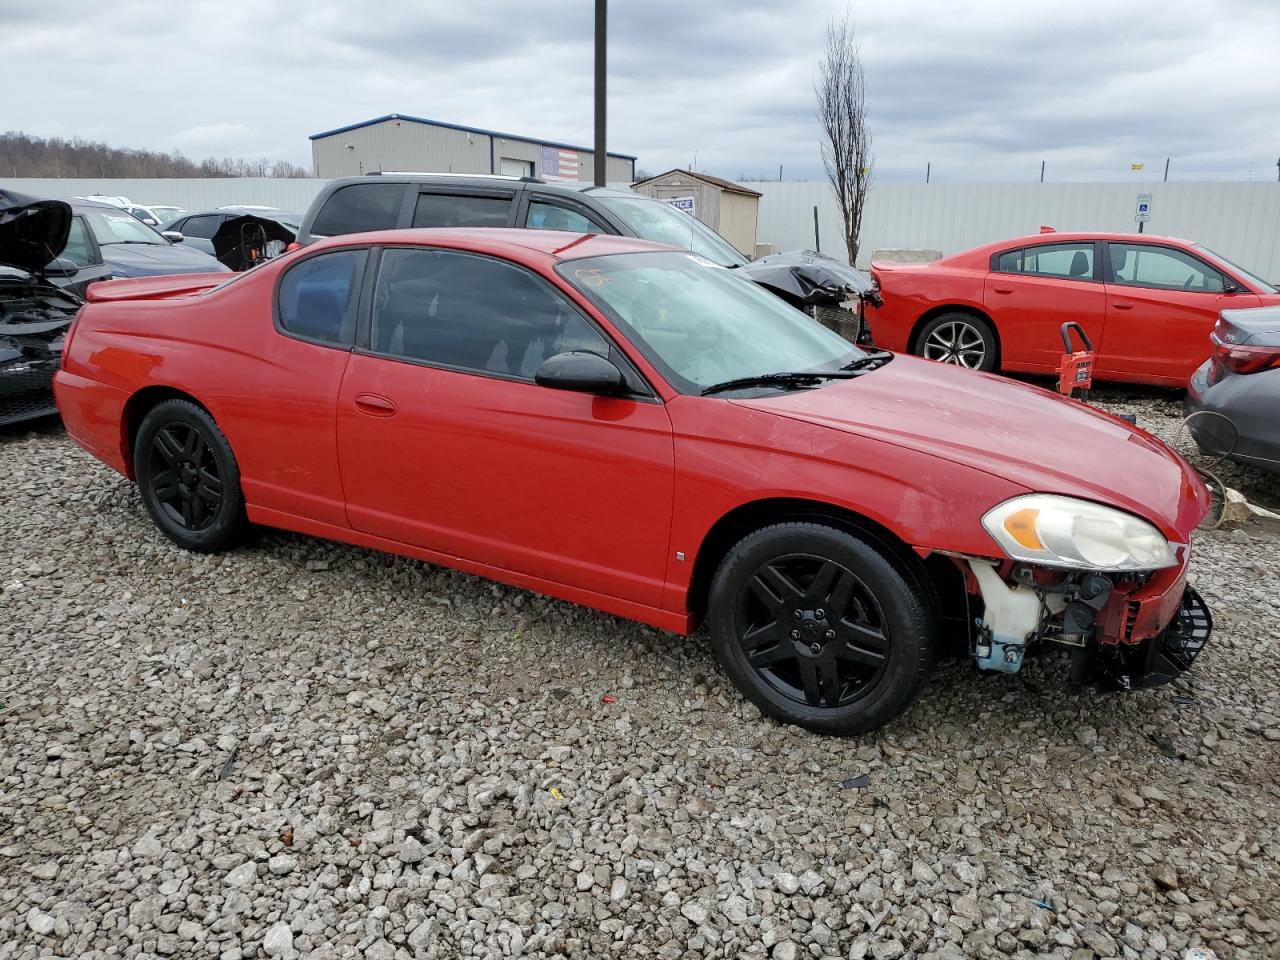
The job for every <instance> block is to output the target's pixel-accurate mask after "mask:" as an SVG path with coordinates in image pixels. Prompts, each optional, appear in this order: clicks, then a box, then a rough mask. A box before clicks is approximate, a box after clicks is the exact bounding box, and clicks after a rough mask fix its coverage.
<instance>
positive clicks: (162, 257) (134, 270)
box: [102, 243, 228, 277]
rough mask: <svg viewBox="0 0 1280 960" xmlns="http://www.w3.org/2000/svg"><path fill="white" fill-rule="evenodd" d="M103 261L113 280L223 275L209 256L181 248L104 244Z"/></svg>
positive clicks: (222, 269)
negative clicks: (208, 274) (170, 275)
mask: <svg viewBox="0 0 1280 960" xmlns="http://www.w3.org/2000/svg"><path fill="white" fill-rule="evenodd" d="M102 259H103V260H105V261H106V263H107V266H109V267H110V268H111V275H112V276H113V277H156V276H164V275H167V274H171V273H220V272H221V273H225V272H228V271H227V268H226V267H224V266H223V265H222V264H220V263H219V262H218V261H217V260H215V259H214V258H213V257H211V256H209V254H207V253H204V252H202V251H200V250H196V249H194V248H188V247H183V246H182V244H168V243H107V244H103V247H102Z"/></svg>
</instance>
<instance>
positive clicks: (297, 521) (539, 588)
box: [247, 506, 694, 636]
mask: <svg viewBox="0 0 1280 960" xmlns="http://www.w3.org/2000/svg"><path fill="white" fill-rule="evenodd" d="M247 513H248V515H249V520H250V521H252V522H253V523H257V524H261V525H262V526H265V527H276V528H279V529H281V530H291V531H293V532H294V533H305V534H307V535H308V536H313V537H322V538H324V539H326V540H337V541H338V542H339V543H349V544H351V545H352V546H356V547H368V548H369V549H371V550H381V551H383V552H384V553H394V554H398V555H399V556H402V557H410V558H412V559H414V560H421V561H423V562H424V563H431V564H435V565H436V566H439V567H449V568H450V569H453V570H461V571H462V572H463V573H471V574H475V575H476V576H478V577H485V578H487V579H489V580H497V581H498V582H499V583H505V584H507V585H508V586H512V587H519V588H520V589H522V590H532V591H534V592H535V593H541V594H545V595H546V596H548V597H554V598H556V599H557V600H567V601H569V602H570V603H576V604H578V605H580V606H584V607H590V608H592V609H593V610H600V611H602V612H604V613H610V614H613V615H614V616H618V617H625V618H626V619H628V620H636V621H639V622H640V623H645V624H648V625H649V626H651V627H657V628H658V629H659V630H669V631H671V632H672V633H678V634H681V635H682V636H683V635H687V634H688V633H689V632H690V631H691V630H692V629H693V626H694V618H693V616H692V615H690V614H687V613H673V612H671V611H669V610H660V609H658V608H657V607H650V606H647V605H645V604H642V603H635V602H633V601H630V600H620V599H618V598H617V597H610V596H606V595H605V594H601V593H595V592H593V591H591V590H583V589H580V588H578V587H571V586H567V585H565V584H563V583H556V582H555V581H552V580H544V579H542V578H541V577H531V576H528V575H527V574H523V573H517V572H516V571H514V570H506V569H504V568H502V567H495V566H492V565H490V564H487V563H477V562H476V561H474V560H466V559H463V558H462V557H453V556H450V555H449V554H446V553H437V552H436V551H434V550H426V549H424V548H422V547H416V546H413V545H412V544H408V543H401V542H400V541H398V540H388V539H385V538H383V537H378V536H374V535H373V534H368V533H362V532H361V531H359V530H352V529H351V528H349V527H339V526H335V525H333V524H329V523H322V522H319V521H316V520H310V519H307V518H305V517H298V516H294V515H293V514H291V513H284V512H282V511H280V510H271V509H268V508H265V507H255V506H249V507H248V508H247Z"/></svg>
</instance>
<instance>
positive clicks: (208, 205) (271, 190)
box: [0, 177, 329, 212]
mask: <svg viewBox="0 0 1280 960" xmlns="http://www.w3.org/2000/svg"><path fill="white" fill-rule="evenodd" d="M328 182H329V181H328V180H317V179H314V178H307V179H297V180H295V179H285V178H279V179H276V178H271V177H267V178H256V177H255V178H247V177H246V178H240V177H225V178H224V177H213V178H207V179H178V178H172V179H170V178H161V179H153V180H106V179H103V180H93V179H84V180H75V179H52V178H48V179H26V178H12V177H9V178H5V179H0V187H4V188H5V189H8V190H16V191H17V192H18V193H25V194H29V195H30V196H33V197H55V198H57V199H59V200H69V199H71V198H72V197H88V196H92V195H93V194H95V193H96V194H102V195H104V196H108V197H128V198H129V199H130V200H132V201H133V202H134V203H141V204H143V205H144V206H150V205H151V204H153V203H154V204H168V205H170V206H175V207H182V208H183V209H184V210H212V209H214V208H215V207H223V206H231V205H239V204H254V205H257V206H264V207H278V208H279V209H281V210H292V211H299V212H301V211H303V210H306V209H307V206H308V205H309V204H310V203H311V201H312V199H314V198H315V195H316V194H317V193H319V192H320V188H321V187H323V186H324V185H325V184H326V183H328Z"/></svg>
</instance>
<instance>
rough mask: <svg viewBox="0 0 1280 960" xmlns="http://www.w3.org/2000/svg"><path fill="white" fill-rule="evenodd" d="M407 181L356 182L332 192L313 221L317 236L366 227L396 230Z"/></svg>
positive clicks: (355, 231) (355, 230)
mask: <svg viewBox="0 0 1280 960" xmlns="http://www.w3.org/2000/svg"><path fill="white" fill-rule="evenodd" d="M404 191H405V185H404V184H403V183H352V184H349V185H347V186H345V187H339V188H338V189H337V190H335V191H334V192H333V193H331V194H330V195H329V199H328V200H326V201H325V204H324V207H322V208H321V210H320V212H319V213H318V214H316V219H315V223H313V224H311V233H312V235H313V236H317V237H335V236H338V235H339V234H343V233H362V232H364V231H365V230H394V229H395V226H396V221H397V220H399V218H400V202H401V201H402V200H403V199H404Z"/></svg>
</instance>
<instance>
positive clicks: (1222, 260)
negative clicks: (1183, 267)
mask: <svg viewBox="0 0 1280 960" xmlns="http://www.w3.org/2000/svg"><path fill="white" fill-rule="evenodd" d="M1192 246H1194V247H1195V248H1196V250H1198V251H1199V252H1200V253H1201V254H1202V255H1203V256H1205V257H1207V258H1208V259H1209V260H1210V261H1212V262H1213V263H1216V264H1217V265H1218V266H1220V267H1226V268H1227V269H1228V270H1232V271H1234V272H1235V274H1236V275H1237V276H1239V277H1241V278H1243V279H1244V281H1245V282H1246V283H1250V284H1252V285H1253V286H1254V287H1256V288H1257V292H1258V293H1275V292H1276V288H1275V287H1274V286H1272V285H1271V284H1269V283H1267V281H1265V280H1262V279H1260V278H1259V277H1256V276H1254V275H1253V274H1252V273H1250V272H1249V271H1248V270H1246V269H1245V268H1244V267H1242V266H1240V265H1239V264H1238V263H1232V262H1231V261H1230V260H1228V259H1227V258H1226V257H1224V256H1223V255H1222V254H1220V253H1214V252H1213V251H1212V250H1210V249H1209V248H1208V247H1206V246H1204V245H1203V244H1199V243H1196V244H1192Z"/></svg>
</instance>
